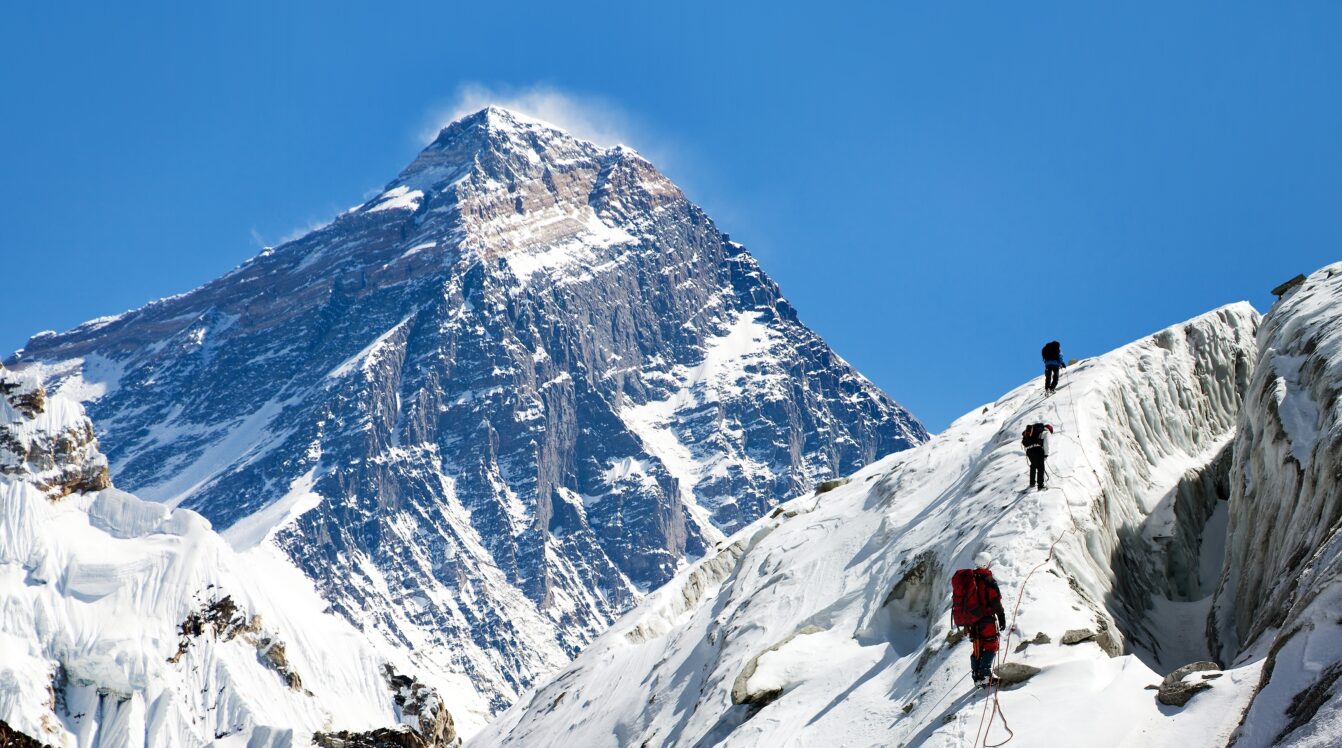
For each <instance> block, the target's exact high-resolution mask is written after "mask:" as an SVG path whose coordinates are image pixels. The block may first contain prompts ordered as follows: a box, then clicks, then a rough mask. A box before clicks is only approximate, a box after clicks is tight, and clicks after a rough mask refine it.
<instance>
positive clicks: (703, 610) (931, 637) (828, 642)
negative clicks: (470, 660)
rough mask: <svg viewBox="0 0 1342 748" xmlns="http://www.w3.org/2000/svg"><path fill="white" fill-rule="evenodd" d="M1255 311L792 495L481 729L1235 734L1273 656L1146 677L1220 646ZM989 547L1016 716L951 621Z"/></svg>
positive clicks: (795, 742) (828, 742) (1027, 738)
mask: <svg viewBox="0 0 1342 748" xmlns="http://www.w3.org/2000/svg"><path fill="white" fill-rule="evenodd" d="M1257 326H1258V315H1257V313H1256V312H1254V310H1253V309H1252V308H1251V307H1249V306H1248V305H1247V304H1237V305H1232V306H1228V307H1224V308H1222V309H1218V310H1216V311H1214V312H1211V313H1208V314H1206V315H1203V316H1201V317H1198V318H1196V319H1193V320H1191V321H1189V322H1187V323H1184V324H1182V325H1176V326H1174V327H1171V328H1169V329H1167V330H1164V331H1161V332H1159V333H1157V334H1155V335H1153V336H1151V337H1150V338H1147V339H1144V340H1141V341H1138V342H1136V343H1133V344H1131V345H1128V346H1126V347H1124V348H1120V349H1118V350H1116V351H1114V352H1112V353H1109V354H1107V355H1104V356H1101V357H1098V358H1096V359H1092V360H1087V361H1085V362H1082V363H1081V364H1079V365H1076V366H1073V367H1071V368H1070V369H1068V370H1067V371H1066V372H1065V373H1064V375H1063V384H1062V387H1061V389H1060V391H1059V394H1057V395H1056V396H1054V397H1053V398H1049V399H1046V398H1044V397H1043V394H1042V387H1041V385H1040V382H1039V381H1038V380H1036V381H1033V382H1030V383H1028V384H1026V385H1024V386H1022V387H1020V388H1018V389H1016V390H1014V391H1012V392H1011V393H1009V394H1007V395H1006V396H1004V397H1003V398H1001V399H1000V400H998V401H997V402H994V403H990V404H988V405H986V406H984V407H983V408H981V409H978V410H975V411H974V412H972V413H970V414H968V415H966V416H964V417H963V418H961V419H959V420H958V421H956V422H955V423H954V424H953V425H952V426H951V427H950V428H949V429H947V430H946V432H945V433H943V434H941V435H939V436H937V437H935V438H933V439H932V440H931V441H930V442H929V443H927V444H925V445H923V446H920V447H918V448H916V449H913V450H909V451H906V452H902V453H899V454H896V455H892V456H890V457H887V458H885V459H883V460H880V461H878V462H876V463H874V464H872V465H870V466H868V467H866V468H863V469H862V470H860V471H858V472H857V473H856V474H854V475H852V476H851V480H850V481H849V482H848V483H847V484H846V485H842V486H840V487H838V488H836V489H834V490H833V491H830V492H828V493H823V494H820V495H818V496H814V497H806V498H801V499H797V500H794V501H792V502H790V503H787V504H785V505H782V506H780V507H778V508H777V509H776V510H774V511H773V512H771V513H770V514H769V515H768V516H766V517H765V518H763V519H761V520H759V521H757V522H755V523H754V524H752V525H750V526H748V527H746V528H744V529H743V530H741V531H740V532H738V533H736V534H735V535H733V536H732V537H731V538H729V539H728V540H727V541H725V542H723V543H721V544H719V546H718V547H717V548H716V551H715V553H713V554H711V555H710V556H709V557H707V558H706V559H704V560H703V561H701V562H700V563H698V564H696V565H694V566H692V567H690V568H688V569H686V570H684V571H683V572H681V573H680V574H679V575H678V576H677V577H676V579H675V580H673V581H672V582H670V583H669V584H667V585H666V586H665V587H663V588H662V589H660V590H659V591H657V592H656V593H654V594H652V595H650V596H649V597H648V598H647V599H646V600H645V601H644V602H643V603H642V604H641V605H639V606H638V607H637V608H635V609H634V610H633V611H632V612H631V613H629V614H628V615H626V616H625V617H624V618H622V619H621V620H620V621H619V622H618V623H616V624H615V626H614V627H612V628H611V629H610V630H609V631H607V632H606V633H605V634H603V635H602V636H601V637H600V638H599V639H598V640H597V641H595V642H594V643H593V644H592V645H590V646H589V647H588V648H587V649H585V650H584V651H583V653H582V654H581V655H580V656H579V657H578V658H577V659H575V660H574V662H573V663H572V664H571V665H569V666H568V667H567V668H565V669H564V670H562V671H561V672H559V673H558V674H557V675H556V676H555V677H553V678H552V679H551V680H550V681H549V682H548V683H547V684H545V685H543V686H541V687H540V688H537V689H536V690H534V691H532V692H531V693H530V694H529V695H527V696H526V697H524V698H523V699H522V700H521V701H520V702H519V703H518V704H516V705H515V706H514V707H513V708H512V709H510V710H509V711H508V712H506V713H505V714H504V715H503V716H502V717H500V718H499V719H498V720H497V721H495V722H494V723H492V724H491V725H489V726H488V727H487V728H486V729H485V730H484V731H483V732H482V733H480V734H478V735H477V736H476V737H474V738H473V739H472V740H471V742H470V743H469V745H470V746H471V747H472V748H484V747H485V746H573V745H581V746H592V747H595V746H662V745H665V746H710V745H725V746H764V745H768V746H897V745H911V746H912V745H918V746H963V745H983V744H985V742H986V743H987V744H1000V743H1001V742H1002V741H1003V740H1004V739H1006V738H1007V737H1008V733H1007V725H1006V722H1009V727H1010V730H1012V731H1014V735H1015V738H1014V740H1013V742H1012V745H1013V747H1021V746H1056V745H1068V746H1119V745H1123V746H1151V745H1181V746H1203V745H1206V746H1212V745H1223V744H1224V742H1225V740H1226V738H1227V737H1228V736H1229V734H1230V732H1231V731H1232V730H1233V729H1234V727H1235V723H1236V718H1237V717H1238V715H1239V713H1240V710H1241V709H1242V708H1243V707H1244V705H1245V704H1246V703H1247V701H1248V699H1249V697H1250V696H1251V694H1252V691H1253V687H1254V685H1255V683H1256V681H1257V676H1258V663H1252V664H1246V665H1243V666H1241V667H1238V668H1236V669H1233V670H1228V671H1224V672H1203V673H1196V674H1193V675H1191V676H1189V677H1188V679H1187V680H1188V681H1190V682H1191V683H1194V684H1197V683H1206V684H1209V685H1210V686H1211V688H1210V689H1207V690H1204V691H1202V692H1200V693H1198V694H1196V695H1195V696H1194V697H1193V698H1192V700H1191V701H1189V702H1188V703H1187V704H1186V705H1185V706H1184V707H1182V708H1178V707H1173V706H1165V705H1162V704H1161V703H1159V702H1158V701H1157V700H1156V695H1155V692H1154V691H1151V690H1147V689H1146V687H1147V686H1149V685H1154V684H1159V683H1160V682H1161V679H1162V678H1163V677H1164V676H1165V675H1166V674H1167V673H1168V672H1170V671H1172V670H1174V669H1175V668H1176V667H1178V666H1180V665H1183V664H1186V663H1187V662H1188V661H1189V660H1194V659H1206V658H1207V656H1208V644H1207V642H1206V639H1205V637H1204V636H1202V635H1201V634H1199V633H1198V632H1199V631H1200V630H1201V629H1200V628H1198V627H1197V623H1198V622H1199V621H1200V620H1201V618H1200V617H1205V615H1206V611H1207V609H1208V606H1209V604H1210V595H1211V593H1212V590H1213V588H1214V586H1215V584H1214V582H1209V580H1207V579H1206V578H1205V577H1206V576H1207V574H1208V571H1207V570H1208V569H1213V568H1219V566H1220V551H1221V542H1220V536H1218V535H1217V534H1216V531H1217V529H1218V528H1219V527H1223V526H1224V525H1223V524H1222V522H1223V519H1224V514H1225V508H1224V501H1223V499H1224V498H1225V496H1226V491H1225V485H1224V484H1225V472H1224V471H1225V466H1226V465H1227V464H1228V462H1227V455H1228V454H1229V452H1228V451H1227V448H1228V445H1230V444H1231V440H1232V438H1233V436H1234V433H1235V429H1236V424H1237V420H1238V417H1239V411H1240V404H1241V400H1242V395H1243V393H1244V392H1245V391H1246V389H1247V387H1248V384H1249V375H1250V372H1251V370H1252V362H1253V359H1254V356H1255V343H1254V335H1255V332H1256V329H1257ZM1035 421H1045V422H1049V423H1052V424H1054V425H1055V427H1056V428H1057V434H1056V436H1055V440H1054V443H1053V456H1052V458H1051V461H1050V467H1051V470H1052V473H1053V475H1052V482H1051V485H1050V488H1049V489H1048V490H1046V491H1043V492H1033V491H1025V490H1023V489H1024V486H1025V482H1026V475H1025V467H1026V463H1025V458H1024V456H1023V454H1022V452H1021V448H1020V445H1019V438H1020V433H1021V431H1022V430H1023V428H1024V427H1025V425H1027V424H1029V423H1032V422H1035ZM1218 518H1219V519H1218ZM980 550H987V551H989V552H991V553H992V554H993V555H994V556H995V557H996V558H997V561H996V563H995V565H994V570H995V572H996V574H997V577H998V579H999V581H1000V582H1001V585H1002V590H1003V594H1004V597H1005V599H1006V601H1007V603H1008V605H1009V607H1010V608H1013V609H1014V606H1015V605H1017V604H1019V611H1018V614H1014V615H1013V618H1012V621H1013V622H1014V626H1015V629H1014V630H1013V632H1012V634H1011V637H1010V639H1009V647H1010V650H1011V654H1010V659H1011V660H1012V661H1013V662H1019V663H1023V664H1027V665H1031V666H1033V667H1037V668H1040V669H1041V672H1039V674H1037V675H1035V676H1034V677H1033V679H1031V680H1029V681H1028V682H1027V683H1025V684H1023V685H1020V686H1017V687H1014V688H1009V689H1005V690H1003V691H1002V692H1001V693H1000V695H999V700H998V703H999V704H1000V709H1001V712H1002V714H1003V715H1004V716H1005V718H1006V720H1005V722H1004V720H1002V719H999V718H994V719H992V720H991V721H989V720H985V715H991V711H989V702H988V701H987V700H986V699H985V698H984V697H983V696H982V695H980V694H979V693H976V692H972V691H971V689H970V688H969V684H968V678H967V671H968V663H967V659H968V650H969V645H968V644H967V643H964V642H958V643H953V642H952V641H951V640H949V639H948V637H947V634H948V631H949V629H950V626H949V615H948V605H949V599H948V598H949V592H948V591H949V578H950V575H951V573H952V572H953V571H954V570H955V569H956V568H960V567H964V566H967V565H968V564H969V559H970V558H971V557H972V556H973V554H975V553H976V552H978V551H980ZM1027 580H1028V583H1027ZM1009 612H1010V613H1015V611H1014V610H1012V611H1009ZM1189 622H1192V623H1191V625H1193V626H1194V628H1193V630H1192V632H1189V631H1187V630H1185V629H1184V628H1183V627H1186V626H1187V625H1190V623H1189ZM1036 637H1047V639H1048V642H1047V643H1044V639H1043V638H1038V639H1037V638H1036ZM1022 641H1030V642H1039V643H1032V644H1030V645H1028V646H1027V647H1026V648H1025V649H1024V650H1023V651H1019V652H1017V651H1016V648H1017V646H1018V644H1019V643H1020V642H1022ZM1064 642H1070V643H1064ZM985 726H986V727H985ZM985 735H987V737H986V738H985V737H984V736H985Z"/></svg>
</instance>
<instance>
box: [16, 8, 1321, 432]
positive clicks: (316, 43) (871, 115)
mask: <svg viewBox="0 0 1342 748" xmlns="http://www.w3.org/2000/svg"><path fill="white" fill-rule="evenodd" d="M57 5H58V4H52V3H47V4H39V3H27V4H23V5H14V4H10V5H9V6H7V7H6V8H5V9H4V11H0V12H3V14H4V16H3V20H2V21H0V91H2V92H3V96H4V100H5V115H4V116H3V117H0V138H2V139H3V143H4V144H5V148H4V157H3V163H4V165H3V166H2V167H0V228H2V231H0V260H3V267H4V268H5V275H6V277H5V278H4V280H3V285H2V286H0V288H3V293H2V294H0V349H3V350H4V351H5V352H6V353H8V352H9V351H12V350H14V349H16V348H18V347H21V346H22V345H23V343H24V342H25V341H26V339H27V337H28V336H29V335H30V334H32V333H34V332H36V331H38V330H43V329H48V328H51V329H66V328H69V327H72V326H74V325H76V324H78V323H80V322H82V321H83V320H85V319H89V318H92V317H96V316H100V315H105V314H114V313H117V312H120V311H123V310H125V309H128V308H131V307H136V306H139V305H141V304H143V303H144V302H146V301H148V300H150V299H153V298H158V297H161V296H165V295H169V294H172V293H177V292H180V291H184V290H187V289H190V288H192V287H194V286H196V285H199V284H200V283H202V282H205V281H207V280H209V279H211V278H214V277H216V276H218V275H220V274H222V273H224V272H226V271H227V270H229V269H230V268H232V267H233V266H235V265H236V264H238V263H239V262H241V261H243V260H244V259H246V258H247V257H250V256H252V255H254V254H255V253H256V252H258V251H259V250H260V249H261V247H262V246H263V245H265V244H275V243H278V242H279V241H280V240H281V239H282V238H284V237H287V236H291V235H293V234H294V232H296V231H298V230H301V229H302V228H303V227H305V226H308V225H311V224H313V223H319V222H322V221H325V220H327V219H329V218H330V217H331V216H332V215H334V214H335V213H336V212H338V211H340V210H343V209H344V208H347V207H349V206H350V205H353V204H355V203H358V202H360V201H361V200H362V199H363V198H364V197H365V196H366V195H367V194H368V193H369V191H370V190H373V189H375V188H378V187H379V186H381V185H382V184H384V183H385V182H387V181H389V180H390V179H391V178H392V177H393V176H394V175H395V174H396V172H397V171H398V170H399V169H400V168H401V166H402V165H404V164H405V163H406V162H408V161H409V160H410V159H411V158H412V157H413V155H414V154H415V152H416V151H417V150H418V149H419V148H420V147H421V145H422V144H423V143H424V142H425V133H426V132H428V131H429V130H431V129H432V126H433V125H434V124H436V123H437V122H439V121H440V120H441V118H443V117H445V116H446V115H447V114H448V113H450V112H451V111H453V110H454V109H456V108H458V107H459V106H461V105H462V104H463V103H469V102H471V101H475V100H478V99H479V98H480V97H481V96H482V95H484V96H488V95H489V94H488V92H492V93H493V95H494V97H495V98H499V99H504V100H510V101H517V100H522V101H530V102H533V103H534V102H537V101H544V102H546V105H547V106H550V107H552V108H556V110H557V111H561V113H562V114H564V116H566V117H569V118H570V119H572V120H573V121H575V122H577V123H578V124H579V125H580V126H581V127H582V128H587V129H590V130H593V132H594V134H597V135H599V136H602V137H611V136H614V137H619V138H620V139H622V140H625V141H627V142H629V144H631V145H633V146H634V147H636V148H639V149H640V150H641V151H643V152H644V153H645V154H647V155H649V156H650V157H651V158H653V159H654V160H655V161H656V162H657V163H658V164H659V165H660V166H661V167H662V168H663V170H664V171H665V172H667V173H668V174H669V175H670V176H671V177H672V178H673V179H675V180H676V181H677V182H678V183H679V184H680V185H681V186H682V187H683V188H684V189H685V190H686V192H687V193H688V194H689V195H690V197H691V198H692V199H694V200H695V201H696V202H698V203H699V204H701V205H702V206H703V207H704V208H705V209H706V210H707V211H708V212H709V214H710V215H712V216H713V217H714V218H715V220H716V221H717V222H718V223H719V224H720V225H721V226H722V227H723V229H724V230H726V231H728V232H730V233H731V234H732V236H733V238H734V239H736V240H738V241H741V242H743V243H745V244H746V245H747V246H748V247H749V248H750V249H751V250H752V251H753V252H754V253H755V254H756V255H757V256H758V257H759V258H760V261H761V262H762V264H763V265H764V267H765V269H766V270H767V271H768V272H769V273H770V274H771V275H772V276H773V277H774V278H775V280H777V281H778V282H779V284H780V285H781V286H782V288H783V290H784V293H785V294H787V296H788V297H789V298H790V299H791V300H792V301H793V302H794V304H795V305H796V306H797V307H798V309H799V311H800V313H801V315H802V318H803V320H804V321H806V322H807V323H808V324H810V325H811V326H812V327H813V328H815V329H816V330H817V331H818V332H820V333H821V334H822V335H823V336H824V337H825V338H826V339H827V340H828V341H829V342H830V343H831V345H833V346H834V348H835V349H836V350H837V351H839V353H840V354H842V355H843V356H844V357H846V358H847V359H849V360H850V361H852V362H853V363H854V364H856V365H857V366H858V368H859V369H860V370H861V371H863V372H864V373H865V374H867V375H868V376H869V377H870V378H871V379H873V380H874V381H875V382H876V383H877V384H879V385H881V386H882V387H884V388H885V389H886V390H887V391H889V392H890V393H891V394H892V395H894V396H895V398H896V399H898V400H900V401H901V402H903V403H904V404H905V405H907V406H908V407H909V408H911V409H912V410H913V411H914V412H915V413H916V414H918V415H919V416H920V417H922V418H923V419H924V420H925V421H926V422H927V423H928V425H929V427H931V428H933V429H940V428H942V427H944V426H945V425H946V424H947V423H949V421H950V420H952V419H953V418H955V417H956V416H958V415H960V414H962V413H964V412H965V411H967V410H969V409H971V408H973V407H974V406H975V405H977V404H980V403H982V402H985V401H988V400H992V399H994V398H996V397H997V396H998V395H999V394H1001V393H1003V392H1005V391H1006V390H1007V389H1009V388H1010V387H1012V386H1014V385H1015V384H1018V383H1019V382H1021V381H1023V380H1024V379H1025V378H1027V377H1029V376H1033V375H1034V374H1036V373H1037V372H1036V370H1037V368H1038V367H1037V362H1038V359H1037V355H1038V354H1037V352H1038V349H1039V346H1040V345H1041V344H1042V343H1043V342H1044V341H1046V340H1048V339H1051V338H1058V339H1060V340H1062V341H1063V344H1064V351H1065V352H1066V353H1067V354H1068V355H1070V356H1083V355H1089V354H1094V353H1099V352H1102V351H1105V350H1108V349H1110V348H1112V347H1114V346H1116V345H1120V344H1122V343H1125V342H1127V341H1129V340H1132V339H1134V338H1136V337H1139V336H1141V335H1143V334H1145V333H1148V332H1151V331H1153V330H1156V329H1158V328H1161V327H1164V326H1167V325H1169V324H1173V323H1175V322H1178V321H1181V320H1183V319H1185V318H1187V317H1190V316H1193V315H1195V314H1198V313H1201V312H1203V311H1206V310H1208V309H1210V308H1212V307H1215V306H1218V305H1220V304H1223V303H1227V302H1230V301H1236V300H1241V299H1247V300H1249V301H1251V302H1253V303H1254V304H1255V305H1256V306H1258V307H1259V308H1260V309H1266V307H1267V305H1268V304H1269V303H1270V301H1271V297H1270V295H1269V294H1268V290H1269V289H1271V288H1272V287H1273V286H1274V285H1276V284H1277V283H1278V282H1279V281H1282V280H1285V279H1286V278H1289V277H1290V276H1292V275H1294V274H1296V273H1298V272H1309V271H1311V270H1313V269H1315V268H1317V267H1318V266H1320V265H1322V264H1325V263H1327V262H1330V261H1332V260H1335V259H1338V258H1339V254H1342V253H1340V252H1339V247H1340V246H1342V242H1340V241H1339V240H1342V209H1339V208H1340V207H1342V136H1340V134H1342V97H1339V95H1338V81H1339V79H1342V45H1339V44H1337V43H1336V42H1335V37H1336V31H1337V29H1338V28H1342V24H1339V21H1342V4H1338V3H1329V2H1292V3H1241V2H1205V3H1196V2H1190V3H1177V4H1171V3H1124V4H1122V5H1121V8H1120V7H1119V4H1112V5H1111V7H1105V8H1097V7H1095V6H1096V5H1097V4H1088V3H1086V4H1083V3H1075V2H1031V3H919V4H913V3H867V4H862V3H853V4H828V5H824V6H817V7H814V8H812V7H809V6H795V5H793V6H789V5H787V4H784V3H763V2H761V3H746V2H742V3H720V2H713V3H699V2H681V3H655V4H648V3H628V2H622V3H586V4H577V3H535V4H534V5H528V4H526V3H514V4H510V5H509V6H508V9H507V10H499V9H498V7H499V6H498V5H497V4H494V3H477V4H471V5H470V6H469V7H461V4H456V3H435V4H421V3H414V2H402V3H395V4H387V3H378V4H373V3H348V4H346V5H345V6H344V7H338V6H336V5H334V4H324V3H310V4H305V3H285V4H283V6H284V7H271V4H261V3H256V4H253V3H210V4H189V7H188V4H166V3H165V4H162V5H157V6H148V5H138V6H136V7H135V8H134V9H131V8H123V7H98V6H94V5H93V4H89V5H90V7H85V8H80V9H74V8H71V7H68V6H69V4H59V5H60V6H61V7H56V6H57ZM108 5H109V6H110V5H111V4H108ZM482 91H484V92H486V93H485V94H482V93H481V92H482ZM538 92H541V93H544V94H545V97H538V96H537V93H538ZM546 97H548V98H546Z"/></svg>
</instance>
